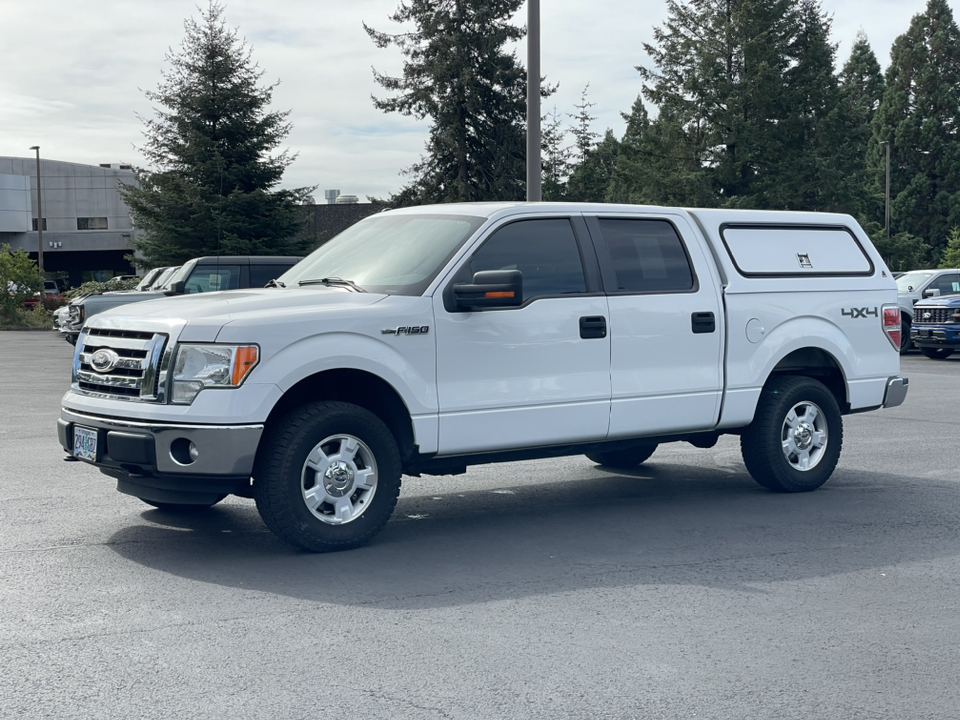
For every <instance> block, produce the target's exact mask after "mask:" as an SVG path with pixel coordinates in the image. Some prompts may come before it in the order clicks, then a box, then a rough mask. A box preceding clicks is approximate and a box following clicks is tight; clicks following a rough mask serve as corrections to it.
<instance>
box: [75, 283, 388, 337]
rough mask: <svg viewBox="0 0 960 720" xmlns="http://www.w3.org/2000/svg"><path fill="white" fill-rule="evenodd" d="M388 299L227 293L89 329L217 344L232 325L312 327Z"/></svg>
mask: <svg viewBox="0 0 960 720" xmlns="http://www.w3.org/2000/svg"><path fill="white" fill-rule="evenodd" d="M386 297H388V296H386V295H382V294H378V293H358V292H355V291H353V290H350V289H349V288H341V287H326V286H323V285H311V286H308V287H295V288H257V289H251V290H226V291H223V292H214V293H207V294H197V295H179V296H175V297H164V298H160V299H159V300H148V301H146V302H138V303H131V304H127V305H121V306H119V307H115V308H111V309H109V310H106V311H104V312H102V313H99V314H97V315H94V316H93V317H91V318H90V319H89V320H88V321H87V325H86V327H88V328H100V329H105V330H131V329H136V330H143V331H146V332H161V333H170V334H172V335H174V336H179V338H180V340H182V341H183V340H189V341H194V342H213V341H214V340H215V339H217V337H218V335H219V334H220V332H221V330H223V329H224V328H225V327H227V326H230V325H242V326H244V327H246V328H250V327H260V326H266V325H270V326H273V325H276V324H277V323H278V322H294V323H297V324H300V325H304V326H308V325H309V324H310V322H311V320H312V319H314V317H315V316H318V315H319V316H324V317H331V316H338V317H344V316H348V315H352V314H354V313H356V312H359V311H362V310H363V308H367V307H370V306H371V305H375V304H376V303H378V302H380V301H381V300H383V299H384V298H386ZM317 319H319V318H317Z"/></svg>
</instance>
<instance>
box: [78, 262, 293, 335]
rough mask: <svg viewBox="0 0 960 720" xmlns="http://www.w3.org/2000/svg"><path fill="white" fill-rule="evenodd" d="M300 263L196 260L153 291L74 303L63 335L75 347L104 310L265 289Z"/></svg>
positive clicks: (107, 295) (161, 280) (114, 294)
mask: <svg viewBox="0 0 960 720" xmlns="http://www.w3.org/2000/svg"><path fill="white" fill-rule="evenodd" d="M300 260H301V258H300V257H293V256H289V257H288V256H277V255H268V256H257V255H225V256H221V257H200V258H193V259H192V260H189V261H187V262H186V263H184V264H183V265H182V266H181V267H179V268H173V269H172V273H170V274H167V275H166V277H164V276H161V277H160V278H158V279H157V280H156V281H155V283H154V286H153V287H154V288H155V289H153V290H149V291H140V292H138V291H135V290H133V291H126V292H107V293H103V294H101V295H87V296H86V297H81V298H76V299H74V300H73V301H72V302H71V303H70V305H69V308H70V309H69V311H68V315H67V321H66V324H64V325H61V328H60V331H61V332H62V333H63V334H64V335H65V339H66V340H67V342H69V343H70V344H71V345H75V344H76V342H77V337H78V336H79V335H80V331H81V330H82V329H83V327H84V325H85V324H86V322H87V320H88V319H89V318H90V317H91V316H92V315H96V314H98V313H101V312H103V311H104V310H110V309H111V308H115V307H120V306H121V305H128V304H130V303H135V302H143V301H144V300H155V299H157V298H162V297H166V296H168V295H190V294H193V293H204V292H216V291H218V290H238V289H241V288H243V289H245V288H251V287H254V288H262V287H263V286H264V285H266V284H267V283H268V282H270V281H271V280H274V279H275V278H277V277H279V276H280V275H282V274H283V273H284V272H286V271H287V270H289V269H290V268H291V267H293V266H294V265H296V264H297V263H298V262H299V261H300ZM160 283H162V285H160Z"/></svg>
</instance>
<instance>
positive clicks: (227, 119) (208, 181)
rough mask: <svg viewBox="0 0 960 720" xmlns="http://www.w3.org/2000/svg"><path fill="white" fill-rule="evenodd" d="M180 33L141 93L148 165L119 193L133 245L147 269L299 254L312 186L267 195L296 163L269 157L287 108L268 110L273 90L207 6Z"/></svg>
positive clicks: (219, 11)
mask: <svg viewBox="0 0 960 720" xmlns="http://www.w3.org/2000/svg"><path fill="white" fill-rule="evenodd" d="M184 28H185V30H186V35H185V37H184V39H183V41H182V43H181V46H180V50H179V52H177V53H170V54H168V55H167V58H166V59H167V62H168V63H169V65H170V67H169V69H168V70H164V71H163V72H162V75H163V82H161V83H160V86H159V87H158V89H157V90H156V91H153V92H147V93H146V96H147V98H148V99H150V100H151V101H153V102H154V103H155V104H156V105H157V106H159V107H158V109H157V110H156V111H155V112H156V117H155V118H154V119H150V120H146V119H144V120H143V122H144V124H145V126H146V129H145V131H144V137H145V138H146V143H145V145H144V146H143V147H141V148H140V150H141V152H142V153H143V155H144V156H145V157H146V159H147V162H148V164H149V167H147V168H137V170H136V177H137V180H138V183H139V186H135V185H129V186H125V187H124V188H122V190H121V193H122V195H123V198H124V200H125V202H126V203H127V205H128V206H129V207H130V214H131V216H132V217H133V219H134V222H135V224H136V227H137V239H136V240H135V242H134V247H135V248H136V249H137V250H138V251H139V252H140V253H141V254H142V255H143V258H144V263H145V264H146V265H147V266H148V267H155V266H157V265H171V264H179V263H182V262H184V261H186V260H189V259H190V258H192V257H196V256H200V255H221V254H222V255H233V254H238V255H241V254H242V255H286V254H299V253H302V252H304V251H305V250H306V249H307V248H305V247H303V243H302V242H299V241H296V240H294V239H293V238H294V236H295V235H296V234H297V233H298V232H299V230H300V229H301V226H302V215H301V211H300V209H299V208H298V207H297V205H298V204H299V203H300V202H301V201H302V200H303V199H304V198H305V197H306V195H307V194H308V193H309V192H310V191H311V190H312V189H313V188H300V189H296V190H277V189H274V188H275V187H276V186H277V185H278V183H279V182H280V180H281V177H282V176H283V171H284V170H285V169H286V168H287V167H288V166H289V165H290V164H291V163H292V162H293V160H294V157H293V156H291V155H290V154H289V153H288V152H286V151H284V152H282V153H279V154H277V155H273V156H271V155H270V152H271V151H273V150H275V149H276V148H277V147H278V146H279V144H280V143H281V142H282V141H283V139H284V138H285V137H286V136H287V134H288V133H289V131H290V124H289V122H288V120H287V118H288V116H289V113H288V112H275V111H269V110H268V106H269V104H270V100H271V96H272V92H273V89H274V88H275V87H276V85H275V84H274V85H270V86H267V87H260V86H258V82H259V81H260V79H261V78H262V77H263V71H262V70H260V69H259V68H258V67H257V65H256V64H255V63H254V62H253V60H252V57H251V55H252V50H251V48H249V47H248V46H247V45H246V43H245V42H242V41H241V40H239V39H238V37H237V33H236V31H233V30H229V29H227V27H226V25H225V22H224V20H223V8H222V7H221V6H220V5H219V4H218V3H217V2H216V1H215V0H211V2H210V3H209V5H208V7H207V9H206V11H201V20H200V22H197V21H195V20H193V19H188V20H187V21H186V22H185V23H184Z"/></svg>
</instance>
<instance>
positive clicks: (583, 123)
mask: <svg viewBox="0 0 960 720" xmlns="http://www.w3.org/2000/svg"><path fill="white" fill-rule="evenodd" d="M589 89H590V83H587V85H586V87H584V88H583V91H582V92H581V93H580V104H579V105H574V106H573V107H574V108H576V111H577V112H575V113H567V117H569V118H571V119H572V120H574V124H573V126H572V127H571V128H570V132H571V134H572V135H573V147H574V150H573V165H574V166H575V167H576V166H577V165H580V164H582V163H583V161H584V160H586V158H587V154H588V153H589V152H590V151H591V150H593V149H594V148H595V147H596V146H597V139H598V138H599V137H600V134H599V133H597V132H594V130H593V121H594V120H596V119H597V118H596V117H595V116H594V115H591V114H590V108H592V107H593V106H594V105H595V104H596V103H592V102H590V101H588V100H587V91H588V90H589Z"/></svg>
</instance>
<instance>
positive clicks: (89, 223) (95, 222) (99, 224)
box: [77, 217, 107, 230]
mask: <svg viewBox="0 0 960 720" xmlns="http://www.w3.org/2000/svg"><path fill="white" fill-rule="evenodd" d="M106 229H107V219H106V218H105V217H87V218H81V217H78V218H77V230H106Z"/></svg>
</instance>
